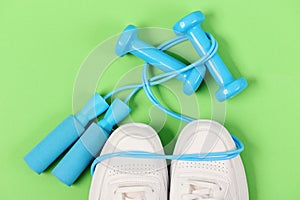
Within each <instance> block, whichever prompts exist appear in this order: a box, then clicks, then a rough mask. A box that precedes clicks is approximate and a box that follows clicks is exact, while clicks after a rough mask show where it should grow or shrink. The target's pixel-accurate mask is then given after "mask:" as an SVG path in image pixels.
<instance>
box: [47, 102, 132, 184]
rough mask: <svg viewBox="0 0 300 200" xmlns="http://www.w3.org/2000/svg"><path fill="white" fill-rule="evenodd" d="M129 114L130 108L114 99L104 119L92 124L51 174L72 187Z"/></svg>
mask: <svg viewBox="0 0 300 200" xmlns="http://www.w3.org/2000/svg"><path fill="white" fill-rule="evenodd" d="M129 113H130V108H129V107H128V106H127V104H125V103H124V102H123V101H121V100H119V99H115V100H114V101H113V103H112V104H111V106H110V107H109V108H108V110H107V112H106V114H105V116H104V118H103V119H102V120H100V121H99V122H98V123H95V122H93V123H92V124H91V125H90V126H89V127H88V129H87V130H86V131H85V132H84V133H83V135H82V136H81V137H80V138H79V140H78V141H77V142H76V143H75V144H74V145H73V147H72V148H71V149H70V150H69V151H68V153H67V154H66V155H65V156H64V157H63V159H62V160H61V161H60V162H59V163H58V164H57V166H56V167H55V168H54V169H53V171H52V174H53V175H54V176H56V177H57V178H58V179H59V180H60V181H61V182H63V183H64V184H66V185H68V186H70V185H72V184H73V183H74V182H75V181H76V180H77V178H78V177H79V176H80V174H81V173H82V172H83V171H84V169H86V167H87V166H88V165H89V164H90V163H91V162H92V161H93V159H94V158H95V157H96V156H97V154H98V153H99V151H100V150H101V148H102V147H103V145H104V143H105V142H106V140H107V139H108V137H109V133H110V132H111V130H112V128H113V126H114V125H116V124H117V123H119V122H120V121H121V120H123V119H124V118H125V117H126V116H127V115H128V114H129Z"/></svg>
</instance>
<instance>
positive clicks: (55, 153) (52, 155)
mask: <svg viewBox="0 0 300 200" xmlns="http://www.w3.org/2000/svg"><path fill="white" fill-rule="evenodd" d="M107 108H108V104H107V103H106V101H105V100H104V99H103V98H102V97H101V96H100V95H99V94H94V95H93V97H92V98H91V99H90V100H89V101H88V102H87V103H86V105H85V106H84V107H83V109H82V110H81V111H80V112H78V113H77V114H76V115H75V116H74V115H70V116H68V117H67V118H66V119H65V120H64V121H62V122H61V123H60V124H59V125H58V126H57V127H56V128H55V129H54V130H53V131H52V132H50V133H49V134H48V135H47V136H46V137H45V138H44V139H43V140H42V141H41V142H40V143H38V144H37V145H36V146H35V147H34V148H33V149H32V150H31V151H30V152H29V153H28V154H27V155H26V156H25V157H24V160H25V162H26V163H27V165H28V166H29V167H30V168H31V169H32V170H33V171H35V172H36V173H38V174H40V173H42V172H43V171H44V170H45V169H47V168H48V167H49V166H50V165H51V163H53V162H54V161H55V160H56V159H57V158H58V157H59V156H60V155H61V154H62V153H63V152H64V151H65V150H66V149H67V148H68V147H70V146H71V144H73V143H74V142H75V141H76V140H77V139H78V138H79V137H80V136H81V135H82V133H83V132H84V130H85V126H86V125H87V124H88V123H89V121H91V120H93V119H95V118H96V117H97V116H99V115H100V114H102V113H103V112H104V111H105V110H106V109H107Z"/></svg>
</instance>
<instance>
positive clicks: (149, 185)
mask: <svg viewBox="0 0 300 200" xmlns="http://www.w3.org/2000/svg"><path fill="white" fill-rule="evenodd" d="M121 151H146V152H154V153H159V154H164V151H163V147H162V144H161V142H160V139H159V137H158V135H157V133H156V132H155V130H153V129H152V128H151V127H150V126H148V125H145V124H140V123H131V124H126V125H123V126H121V127H119V128H118V129H116V130H115V131H114V132H113V133H112V135H111V136H110V137H109V139H108V140H107V142H106V144H105V145H104V147H103V149H102V151H101V155H103V154H109V153H113V152H121ZM167 195H168V172H167V164H166V160H163V159H160V160H157V159H142V158H125V157H114V158H110V159H107V160H104V161H102V162H101V163H99V164H97V166H96V170H95V173H94V176H93V179H92V184H91V188H90V194H89V200H167Z"/></svg>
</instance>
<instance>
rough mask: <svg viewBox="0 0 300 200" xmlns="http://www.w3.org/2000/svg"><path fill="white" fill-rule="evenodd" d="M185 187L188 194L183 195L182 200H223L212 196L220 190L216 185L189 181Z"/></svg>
mask: <svg viewBox="0 0 300 200" xmlns="http://www.w3.org/2000/svg"><path fill="white" fill-rule="evenodd" d="M187 185H188V187H189V190H190V192H189V193H187V194H183V195H182V200H223V198H220V197H216V196H214V195H215V194H216V193H220V192H221V190H222V188H221V187H220V186H219V185H218V184H216V183H211V182H204V181H191V182H189V183H187Z"/></svg>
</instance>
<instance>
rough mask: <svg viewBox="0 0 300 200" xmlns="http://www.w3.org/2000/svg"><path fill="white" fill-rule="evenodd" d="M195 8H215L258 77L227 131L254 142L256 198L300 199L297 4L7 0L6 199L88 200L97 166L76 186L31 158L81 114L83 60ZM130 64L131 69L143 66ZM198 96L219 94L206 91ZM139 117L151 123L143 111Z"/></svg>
mask: <svg viewBox="0 0 300 200" xmlns="http://www.w3.org/2000/svg"><path fill="white" fill-rule="evenodd" d="M195 10H202V11H203V12H204V13H205V14H206V16H207V20H206V22H205V24H204V25H203V28H204V29H205V30H207V31H209V32H211V33H212V34H213V35H215V37H216V38H217V40H218V41H219V48H220V51H219V52H220V54H221V57H222V58H223V59H224V61H225V62H226V63H227V64H228V66H229V68H230V69H231V70H232V71H233V72H234V75H235V76H241V75H242V76H244V77H245V78H246V79H247V80H248V81H249V87H248V88H247V89H246V90H245V91H244V92H243V93H242V94H240V95H239V96H237V97H235V98H234V99H232V100H230V101H228V102H227V103H226V121H225V127H226V128H228V130H229V131H231V132H232V133H235V135H237V136H238V137H239V138H240V139H241V140H242V141H243V142H244V144H245V147H246V149H245V151H244V152H243V153H242V158H243V161H244V165H245V169H246V173H247V176H248V184H249V192H250V199H252V200H256V199H257V200H269V199H270V200H275V199H300V192H299V179H300V172H299V155H298V153H299V145H298V144H299V139H300V134H299V127H298V125H299V122H298V121H299V119H300V114H299V111H300V104H299V98H300V93H299V89H298V87H299V85H300V76H299V73H300V68H299V64H298V63H299V62H298V60H299V53H300V52H299V46H300V40H299V35H300V28H299V20H300V1H298V0H285V1H279V0H263V1H262V0H248V1H245V0H244V1H243V0H198V1H196V0H194V1H191V0H190V1H183V0H163V1H160V0H152V1H142V0H131V1H116V0H111V1H99V0H98V1H95V0H86V1H83V0H81V1H78V0H75V1H74V0H73V1H70V0H66V1H53V0H44V1H38V0H28V1H27V0H24V1H20V0H19V1H16V0H1V1H0V87H1V90H0V91H1V95H0V127H1V140H0V158H1V161H0V173H1V174H0V199H3V200H4V199H5V200H16V199H23V200H40V199H43V200H53V199H72V200H77V199H78V200H80V199H87V197H88V191H89V186H90V181H91V177H90V175H89V172H88V170H87V171H86V172H85V173H84V174H83V176H82V177H81V178H80V180H79V181H77V182H76V183H75V184H74V185H73V186H72V187H70V188H69V187H67V186H65V185H63V184H61V183H60V182H59V181H57V180H56V178H55V177H54V176H52V175H51V169H53V166H52V167H50V169H48V170H47V171H46V172H45V173H43V174H42V175H40V176H38V175H36V174H35V173H33V172H32V171H31V170H30V169H29V168H28V167H27V166H26V164H25V162H24V161H23V157H24V155H25V154H26V153H27V152H28V151H29V150H30V149H31V148H32V147H33V146H34V145H35V144H36V143H37V142H38V141H40V140H41V139H42V138H43V137H44V136H45V135H46V134H47V133H48V132H49V131H50V130H51V129H52V128H53V127H55V125H57V124H58V123H59V122H60V121H61V120H62V119H63V118H64V117H66V116H67V115H68V114H69V113H72V95H73V88H74V82H75V79H76V76H77V73H78V71H79V68H80V65H81V63H82V62H83V60H84V59H85V58H86V57H87V56H88V54H89V52H91V51H92V49H94V48H95V47H96V46H97V45H98V44H99V43H101V42H102V41H104V40H105V39H106V38H108V37H110V36H112V35H115V34H118V33H120V31H121V30H122V29H123V28H124V27H125V26H126V25H127V24H129V23H133V24H136V25H137V26H139V27H152V26H155V27H165V28H171V27H172V25H173V24H174V23H175V22H176V21H177V20H178V19H179V18H181V17H183V16H184V15H186V14H188V13H190V12H192V11H195ZM124 59H125V58H124ZM127 60H128V62H125V61H126V60H124V62H123V64H126V67H127V68H126V69H130V64H131V63H135V62H139V63H141V61H139V60H134V59H133V58H130V59H127ZM111 73H114V72H111ZM117 75H118V74H117ZM117 75H116V74H114V77H117ZM110 80H113V79H107V81H106V83H105V84H107V85H106V86H105V87H106V89H104V90H101V88H100V87H99V88H98V91H99V92H100V93H101V92H102V93H105V92H106V91H108V90H109V89H110V88H109V84H110V83H109V81H110ZM111 84H113V83H111ZM199 92H201V94H197V97H198V98H203V99H205V98H207V99H210V97H209V94H208V92H207V89H205V87H204V88H203V87H202V88H201V89H200V91H199ZM144 99H145V96H144V95H143V94H142V93H139V94H138V95H137V99H136V100H135V103H136V104H139V105H140V106H143V104H145V105H150V103H149V102H148V101H146V100H144ZM203 105H204V106H203V107H205V108H204V111H203V115H202V116H201V118H209V117H210V109H209V106H205V105H209V103H204V104H203ZM133 115H134V119H135V120H136V121H145V122H147V118H145V117H144V115H143V113H139V112H138V111H137V113H133ZM139 117H140V118H141V120H139ZM174 123H176V121H175V120H172V119H169V121H168V124H174ZM168 124H167V125H166V126H170V125H168ZM171 126H172V125H171ZM166 139H168V138H167V137H166ZM163 142H164V139H163Z"/></svg>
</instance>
